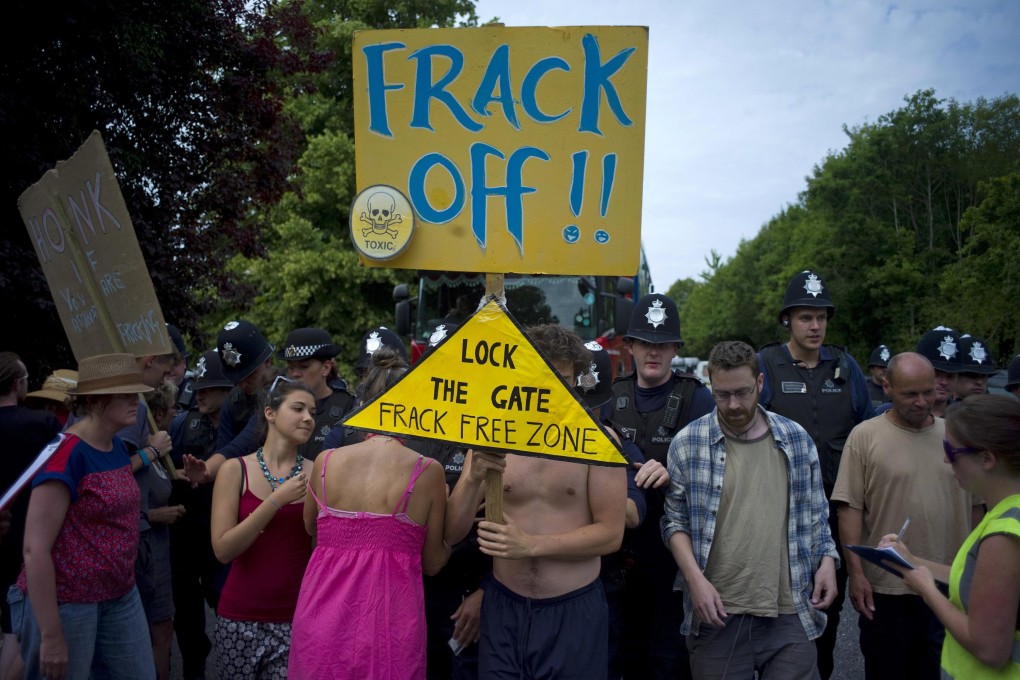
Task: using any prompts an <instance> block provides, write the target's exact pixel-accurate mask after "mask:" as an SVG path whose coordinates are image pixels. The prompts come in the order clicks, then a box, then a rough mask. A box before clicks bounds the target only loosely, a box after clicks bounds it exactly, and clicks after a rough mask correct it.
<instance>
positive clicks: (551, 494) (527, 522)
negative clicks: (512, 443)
mask: <svg viewBox="0 0 1020 680" xmlns="http://www.w3.org/2000/svg"><path fill="white" fill-rule="evenodd" d="M588 469H589V468H588V466H587V465H584V464H581V463H571V462H567V461H556V460H546V459H544V458H532V457H528V456H519V455H513V454H511V455H509V456H507V465H506V472H505V473H504V474H503V510H504V512H505V513H506V514H507V515H508V516H510V517H511V518H512V519H513V521H514V522H515V523H516V524H517V525H518V526H519V527H520V528H521V529H522V530H523V531H524V532H526V533H528V534H542V535H548V534H560V533H565V532H568V531H573V530H574V529H577V528H579V527H583V526H587V525H589V524H591V523H592V513H591V508H590V506H589V499H588ZM493 562H494V566H493V568H494V571H495V574H496V577H497V578H498V579H499V581H500V582H501V583H502V584H503V585H505V586H507V587H508V588H510V589H511V590H513V591H514V592H515V593H517V594H519V595H523V596H524V597H531V598H548V597H556V596H559V595H563V594H565V593H569V592H571V591H573V590H577V589H578V588H581V587H583V586H586V585H588V584H589V583H591V582H592V581H594V580H595V578H597V577H598V575H599V568H600V564H601V561H600V558H598V557H591V558H585V559H580V560H578V559H574V560H570V559H557V558H550V557H545V558H525V559H520V560H508V559H500V558H496V559H494V561H493Z"/></svg>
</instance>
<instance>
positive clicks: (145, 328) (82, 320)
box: [18, 131, 173, 361]
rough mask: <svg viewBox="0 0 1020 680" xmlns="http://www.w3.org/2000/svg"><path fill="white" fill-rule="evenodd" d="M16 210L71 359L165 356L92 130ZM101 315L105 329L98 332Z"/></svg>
mask: <svg viewBox="0 0 1020 680" xmlns="http://www.w3.org/2000/svg"><path fill="white" fill-rule="evenodd" d="M18 209H19V210H20V211H21V218H22V220H24V222H25V226H26V227H28V235H29V237H30V238H31V239H32V246H33V247H34V248H35V252H36V255H38V257H39V263H40V264H41V265H42V268H43V272H45V274H46V281H47V283H49V287H50V294H51V295H52V296H53V301H54V302H55V303H56V305H57V310H58V312H59V313H60V321H61V322H62V323H63V325H64V332H66V333H67V338H68V341H69V342H70V343H71V349H72V351H74V356H75V358H76V359H78V360H79V361H80V360H82V359H84V358H86V357H90V356H95V355H97V354H109V353H111V352H128V353H130V354H134V355H135V356H146V355H149V354H167V353H169V352H172V351H173V349H172V347H173V346H172V345H171V341H170V338H169V336H168V335H167V332H166V323H165V322H164V320H163V312H162V311H161V310H160V308H159V301H158V300H157V299H156V292H155V290H154V289H153V287H152V280H151V279H150V278H149V271H148V269H147V267H146V265H145V260H144V259H143V258H142V251H141V249H140V248H139V247H138V239H137V238H136V237H135V229H134V227H133V226H132V224H131V218H130V216H128V211H127V206H126V205H124V197H123V196H122V195H121V193H120V185H118V184H117V178H116V176H114V174H113V165H112V164H111V163H110V158H109V157H108V156H107V155H106V147H105V146H104V145H103V138H102V137H101V136H100V134H99V132H98V131H96V132H93V133H92V134H91V135H90V136H89V138H88V140H87V141H86V142H85V143H84V144H82V146H81V147H80V148H79V149H78V151H77V152H75V154H74V157H72V158H71V160H68V161H62V162H60V163H57V167H56V168H55V169H53V170H50V171H48V172H47V173H46V174H45V175H43V177H42V179H40V180H39V181H38V182H36V183H35V184H33V185H32V186H31V187H29V188H28V189H27V190H26V191H25V192H24V193H23V194H22V195H21V196H20V197H19V198H18ZM104 309H105V312H106V313H107V314H108V317H107V318H109V319H110V323H111V325H112V328H106V327H104V318H103V317H104V314H103V310H104ZM114 338H116V340H117V341H119V344H120V345H121V346H120V347H117V341H115V339H114Z"/></svg>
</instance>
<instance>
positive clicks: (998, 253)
mask: <svg viewBox="0 0 1020 680" xmlns="http://www.w3.org/2000/svg"><path fill="white" fill-rule="evenodd" d="M845 132H846V134H847V137H848V139H849V142H848V144H847V146H846V148H844V149H842V150H841V151H839V152H834V153H830V154H829V155H828V156H827V157H826V158H825V159H824V160H823V161H822V162H821V163H820V164H819V165H818V166H816V167H815V168H814V170H813V172H812V175H811V176H810V177H809V178H808V184H807V188H806V190H805V191H804V192H803V193H802V194H801V195H800V197H799V200H798V201H797V203H796V204H795V205H792V206H789V207H788V208H787V209H786V210H784V211H783V212H781V213H780V214H778V215H776V216H775V217H773V218H772V219H771V220H770V221H769V223H768V224H766V225H765V227H764V228H763V229H762V230H761V231H760V232H759V233H758V235H757V236H755V238H753V239H751V240H749V241H745V242H743V243H741V244H740V246H739V248H738V249H737V253H736V254H735V255H734V256H733V257H732V258H731V259H729V260H727V261H725V262H721V263H720V262H718V261H715V262H714V263H710V265H711V266H710V271H708V272H706V273H705V275H704V281H703V282H699V283H698V284H697V285H696V287H695V288H694V289H693V290H691V291H689V295H688V297H687V304H686V309H685V313H684V318H685V320H686V322H687V331H686V333H685V335H686V337H687V339H688V345H687V347H688V351H690V352H692V353H695V354H701V355H704V354H707V352H708V351H709V349H710V348H711V346H712V345H713V344H714V343H715V342H718V341H719V340H724V339H744V340H747V341H749V342H751V344H753V345H755V346H761V345H763V344H765V343H767V342H772V341H775V340H784V339H785V338H786V334H785V333H784V332H783V331H782V328H781V327H779V326H778V324H777V322H776V313H777V312H778V310H779V308H780V306H781V301H782V297H783V292H784V290H785V287H786V283H787V281H788V280H789V279H790V277H791V276H793V274H795V273H796V272H797V271H801V270H804V269H811V270H813V271H815V272H817V273H818V274H819V276H821V277H822V279H823V281H825V283H826V285H827V286H828V287H829V289H830V293H831V295H832V298H833V301H834V302H835V305H836V315H835V317H833V319H832V321H831V323H830V325H829V332H828V336H827V338H826V339H827V341H828V342H832V343H836V344H842V345H847V346H849V347H850V350H851V353H852V354H854V355H855V356H858V357H866V356H867V355H868V354H869V353H870V351H871V349H872V348H873V347H875V346H876V345H878V344H881V343H885V344H887V345H889V346H890V347H891V348H892V349H893V350H894V351H906V350H909V349H913V347H914V346H915V345H916V344H917V340H918V338H919V337H920V336H921V334H922V333H924V331H925V330H927V329H929V328H932V327H934V326H936V325H938V324H946V325H951V326H953V327H955V328H957V329H959V330H961V331H962V332H970V333H972V334H974V335H977V336H980V337H983V338H984V339H985V340H986V341H987V342H988V343H989V345H990V347H991V349H992V351H993V355H994V356H995V358H996V360H997V361H998V362H999V363H1000V365H1002V364H1004V363H1005V362H1006V361H1008V359H1009V357H1010V356H1012V355H1013V353H1014V352H1015V349H1016V347H1017V344H1018V341H1020V330H1018V329H1020V319H1018V312H1017V311H1016V310H1015V309H1014V308H1015V304H1012V301H1015V300H1016V299H1017V297H1016V296H1017V294H1018V293H1020V290H1018V287H1017V280H1018V277H1020V273H1018V272H1020V267H1018V265H1020V261H1018V260H1017V257H1018V256H1017V248H1018V247H1020V219H1018V215H1020V212H1018V211H1020V195H1018V192H1017V186H1018V180H1017V174H1016V173H1017V172H1018V171H1020V99H1018V98H1017V97H1016V95H1006V96H1003V97H999V98H997V99H992V100H986V99H978V100H977V101H976V102H973V103H966V104H960V103H958V102H956V101H954V100H948V101H945V100H940V99H938V98H936V96H935V93H934V92H933V91H931V90H924V91H920V92H917V93H915V94H913V95H911V96H909V97H906V98H905V105H904V106H903V107H901V108H900V109H897V110H896V111H892V112H890V113H888V114H885V115H883V116H880V117H879V118H878V119H877V121H876V122H875V123H873V124H867V125H861V126H859V127H854V128H845Z"/></svg>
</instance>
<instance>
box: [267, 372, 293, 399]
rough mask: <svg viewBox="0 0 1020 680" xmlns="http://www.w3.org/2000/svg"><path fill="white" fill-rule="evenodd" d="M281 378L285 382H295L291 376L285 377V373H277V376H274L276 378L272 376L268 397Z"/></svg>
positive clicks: (271, 394)
mask: <svg viewBox="0 0 1020 680" xmlns="http://www.w3.org/2000/svg"><path fill="white" fill-rule="evenodd" d="M281 380H282V381H283V382H285V383H293V382H297V381H296V380H293V379H291V378H288V377H287V376H285V375H278V376H276V378H274V379H273V384H272V385H270V386H269V396H270V398H272V396H273V392H275V391H276V386H277V385H279V384H280V381H281Z"/></svg>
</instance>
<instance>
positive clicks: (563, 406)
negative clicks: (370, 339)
mask: <svg viewBox="0 0 1020 680" xmlns="http://www.w3.org/2000/svg"><path fill="white" fill-rule="evenodd" d="M438 332H440V331H439V330H437V333H438ZM344 423H345V424H346V425H348V426H350V427H354V428H357V429H360V430H368V431H371V432H380V433H387V434H406V435H415V436H418V437H423V438H426V439H437V440H440V441H445V442H451V443H458V444H462V445H464V446H466V447H468V448H475V449H489V450H496V451H512V452H515V453H524V454H528V455H532V456H544V457H547V458H557V459H561V460H569V461H572V462H575V463H594V464H600V465H626V464H627V461H626V459H624V457H623V454H622V453H621V452H620V448H619V447H618V446H617V444H616V442H614V441H613V440H612V439H610V438H609V436H608V435H607V434H606V433H605V431H604V430H603V429H602V427H601V426H600V425H599V424H598V423H596V422H595V420H594V419H593V418H592V416H591V414H589V412H588V410H587V408H585V406H584V404H582V403H581V402H580V401H578V399H577V397H576V396H575V394H574V391H573V390H572V389H571V388H570V387H569V386H568V385H567V384H566V383H565V382H564V381H563V379H562V378H560V376H559V375H558V374H557V373H556V371H555V369H554V368H553V367H552V365H550V364H549V362H548V361H547V360H546V359H545V357H544V356H542V354H540V353H539V351H538V350H537V349H536V348H535V346H534V345H532V344H531V341H530V340H529V339H528V337H527V336H526V335H525V334H524V332H523V331H522V330H521V328H520V327H519V326H518V325H517V322H516V321H515V320H514V319H513V317H511V316H510V315H509V314H507V312H506V310H505V309H503V308H502V307H500V306H499V305H498V304H497V303H496V302H494V301H490V302H488V303H487V304H486V305H485V306H484V307H482V309H480V310H479V311H477V312H476V313H475V314H474V315H472V316H471V317H470V318H469V319H468V320H467V321H466V322H464V324H463V325H461V326H460V327H458V328H457V329H456V330H455V331H454V332H453V333H452V334H450V335H449V336H447V337H446V338H445V339H444V340H442V341H441V342H440V343H439V344H437V345H436V346H435V347H434V348H433V349H432V350H431V351H430V352H429V353H428V354H426V355H425V357H424V358H423V359H422V360H421V361H419V362H418V363H417V364H415V366H414V368H413V369H412V370H410V371H408V372H407V373H406V374H404V376H403V377H402V378H401V379H400V380H399V381H397V382H396V383H395V384H394V385H393V386H392V387H390V388H389V389H388V390H386V392H384V393H383V394H381V395H379V396H377V397H376V398H375V399H373V400H372V401H370V402H368V403H367V404H365V405H364V406H363V407H362V408H361V409H359V410H358V411H356V412H355V413H353V414H351V415H350V416H348V417H347V419H346V420H345V421H344Z"/></svg>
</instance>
